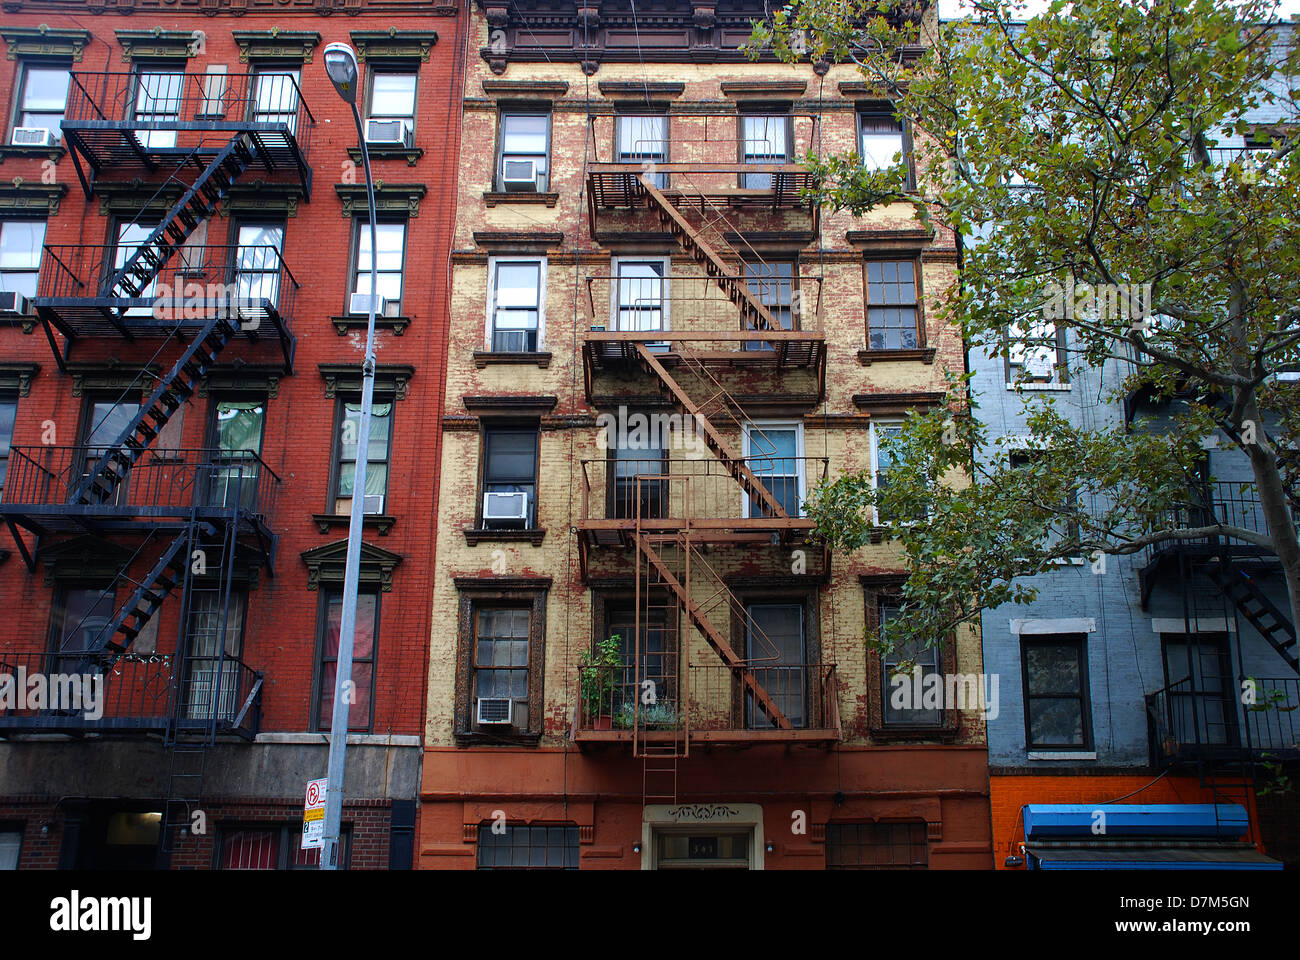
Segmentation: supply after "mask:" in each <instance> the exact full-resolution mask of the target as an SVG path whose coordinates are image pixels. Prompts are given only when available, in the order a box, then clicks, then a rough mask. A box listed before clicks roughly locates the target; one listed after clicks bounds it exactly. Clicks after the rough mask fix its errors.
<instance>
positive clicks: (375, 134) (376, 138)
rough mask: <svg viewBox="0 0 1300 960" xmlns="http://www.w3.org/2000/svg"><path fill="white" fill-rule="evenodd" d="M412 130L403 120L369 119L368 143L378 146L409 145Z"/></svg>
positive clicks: (367, 127) (367, 125)
mask: <svg viewBox="0 0 1300 960" xmlns="http://www.w3.org/2000/svg"><path fill="white" fill-rule="evenodd" d="M410 135H411V132H410V130H408V129H407V127H406V122H405V121H403V120H367V121H366V143H373V144H375V145H376V146H397V147H409V146H410V145H411V144H410V142H409V139H410Z"/></svg>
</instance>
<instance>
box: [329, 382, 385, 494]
mask: <svg viewBox="0 0 1300 960" xmlns="http://www.w3.org/2000/svg"><path fill="white" fill-rule="evenodd" d="M338 425H339V429H338V448H337V449H338V453H337V455H336V458H335V467H334V513H335V515H337V516H346V515H348V514H349V513H351V511H352V494H353V490H354V487H353V484H355V483H356V469H357V449H358V444H359V440H360V428H361V404H360V402H359V401H354V400H340V401H339V415H338ZM392 437H393V403H392V401H391V400H390V401H387V402H377V403H374V404H373V405H372V407H371V413H370V443H369V444H368V447H369V458H368V462H367V464H366V492H365V502H364V504H363V505H362V512H363V513H372V514H382V513H383V512H384V505H385V503H386V502H387V499H388V461H389V457H390V456H391V453H392Z"/></svg>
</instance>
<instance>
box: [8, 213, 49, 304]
mask: <svg viewBox="0 0 1300 960" xmlns="http://www.w3.org/2000/svg"><path fill="white" fill-rule="evenodd" d="M44 245H45V221H44V220H3V221H0V291H6V292H10V291H12V292H15V293H21V294H22V295H23V296H24V297H34V296H36V286H37V280H38V279H39V277H40V268H41V252H42V250H43V249H44Z"/></svg>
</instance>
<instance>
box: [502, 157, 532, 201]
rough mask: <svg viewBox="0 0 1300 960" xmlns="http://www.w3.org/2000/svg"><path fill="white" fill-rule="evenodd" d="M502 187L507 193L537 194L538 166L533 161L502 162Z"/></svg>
mask: <svg viewBox="0 0 1300 960" xmlns="http://www.w3.org/2000/svg"><path fill="white" fill-rule="evenodd" d="M501 187H502V189H503V190H505V191H506V192H507V193H536V192H537V164H536V163H535V162H534V161H532V160H506V161H504V162H502V164H501Z"/></svg>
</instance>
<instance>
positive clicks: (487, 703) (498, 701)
mask: <svg viewBox="0 0 1300 960" xmlns="http://www.w3.org/2000/svg"><path fill="white" fill-rule="evenodd" d="M513 709H514V701H513V700H511V699H510V698H509V697H479V698H478V711H477V712H478V722H479V725H480V726H485V725H487V724H500V725H503V726H509V725H510V724H511V723H512V722H513V721H512V720H511V712H512V711H513Z"/></svg>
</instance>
